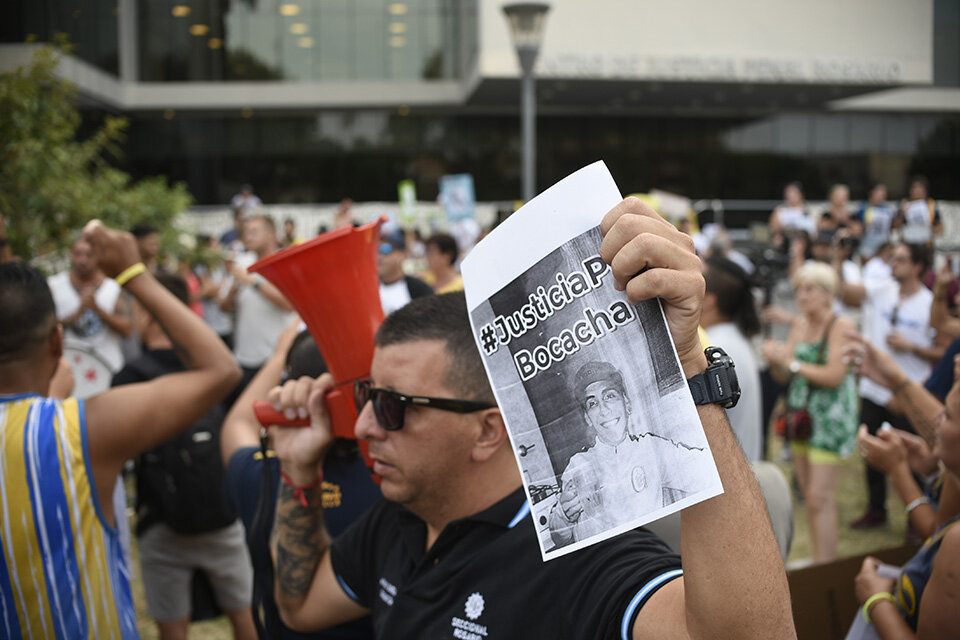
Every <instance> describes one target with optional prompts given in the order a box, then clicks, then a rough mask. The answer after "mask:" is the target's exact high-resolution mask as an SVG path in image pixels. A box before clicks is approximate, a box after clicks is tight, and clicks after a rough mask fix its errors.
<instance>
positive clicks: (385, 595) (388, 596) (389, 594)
mask: <svg viewBox="0 0 960 640" xmlns="http://www.w3.org/2000/svg"><path fill="white" fill-rule="evenodd" d="M396 595H397V588H396V587H395V586H394V585H392V584H390V583H389V582H387V580H386V578H380V599H381V600H383V601H384V602H386V603H387V604H388V605H390V606H391V607H392V606H393V599H394V598H395V597H396Z"/></svg>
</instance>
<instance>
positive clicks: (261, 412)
mask: <svg viewBox="0 0 960 640" xmlns="http://www.w3.org/2000/svg"><path fill="white" fill-rule="evenodd" d="M351 390H352V386H351ZM323 405H324V406H325V407H326V409H327V413H328V414H329V415H330V422H331V424H332V425H333V435H334V436H336V437H338V438H355V437H356V436H355V435H354V432H353V425H354V423H355V422H356V421H357V410H356V407H355V406H354V404H353V395H352V393H351V394H346V393H344V392H343V390H342V389H340V388H337V387H334V388H333V389H331V390H330V391H328V392H327V393H326V394H324V396H323ZM253 413H254V415H256V416H257V420H258V421H259V422H260V424H261V425H263V426H264V427H269V426H270V425H279V426H282V427H309V426H310V418H294V419H293V420H290V419H288V418H287V417H286V416H285V415H283V413H281V412H280V411H277V410H276V409H274V408H273V406H272V405H271V404H270V403H269V402H254V403H253Z"/></svg>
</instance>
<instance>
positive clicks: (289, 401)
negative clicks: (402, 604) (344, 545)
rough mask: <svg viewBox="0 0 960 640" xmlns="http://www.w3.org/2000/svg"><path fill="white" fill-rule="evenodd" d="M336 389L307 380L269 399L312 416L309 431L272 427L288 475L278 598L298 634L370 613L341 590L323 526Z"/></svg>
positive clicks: (278, 532) (277, 537)
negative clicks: (327, 398)
mask: <svg viewBox="0 0 960 640" xmlns="http://www.w3.org/2000/svg"><path fill="white" fill-rule="evenodd" d="M332 385H333V379H332V378H331V377H330V376H329V375H324V376H321V377H320V378H319V379H317V380H314V379H312V378H308V377H303V378H300V379H299V380H289V381H287V383H286V384H284V385H283V386H282V387H276V388H274V389H273V390H271V391H270V395H269V398H270V401H271V403H272V404H273V406H274V408H275V409H277V410H278V411H284V412H288V413H289V414H290V415H291V417H292V415H293V414H295V413H299V414H301V415H303V414H305V413H309V415H310V426H309V427H277V426H275V427H272V429H273V445H274V449H275V450H276V452H277V457H278V458H279V459H280V464H281V469H282V470H283V474H284V476H286V477H285V478H284V480H283V481H282V482H280V488H279V490H278V494H277V517H276V523H275V525H274V529H273V541H272V551H273V554H274V565H275V566H276V576H277V584H276V593H275V597H276V601H277V608H278V609H279V610H280V616H281V618H282V619H283V622H284V624H286V625H287V626H288V627H290V628H291V629H294V630H296V631H315V630H317V629H324V628H326V627H330V626H333V625H336V624H341V623H343V622H347V621H349V620H354V619H356V618H359V617H361V616H363V615H366V614H367V613H368V610H367V609H365V608H363V607H361V606H360V605H359V604H357V603H356V602H354V601H353V600H351V599H350V598H349V597H348V596H347V595H346V593H344V590H343V588H342V587H341V586H340V583H339V582H338V580H337V577H336V575H335V574H334V572H333V565H332V563H331V561H330V552H329V550H328V547H329V546H330V536H329V534H328V533H327V531H326V528H325V527H324V524H323V508H322V504H321V497H322V494H323V492H322V490H321V488H320V477H321V469H322V468H323V460H324V458H325V457H326V454H327V451H328V450H329V448H330V445H331V444H332V443H333V435H332V433H331V431H330V424H329V419H328V417H327V413H326V411H325V410H324V408H323V394H324V392H325V391H326V390H327V389H328V388H329V387H331V386H332ZM295 486H296V487H302V489H301V488H294V487H295Z"/></svg>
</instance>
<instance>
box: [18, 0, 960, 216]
mask: <svg viewBox="0 0 960 640" xmlns="http://www.w3.org/2000/svg"><path fill="white" fill-rule="evenodd" d="M501 4H502V3H501V2H492V1H490V0H322V1H320V0H142V1H140V2H137V1H136V0H59V1H58V2H54V3H38V2H28V1H27V0H11V1H10V2H6V3H3V6H2V7H0V43H3V44H0V67H4V68H9V67H11V66H16V65H17V64H20V63H22V62H23V61H25V60H26V59H28V57H29V55H30V51H31V47H32V46H33V45H31V44H25V43H27V42H30V41H41V42H42V41H49V40H51V39H52V38H53V37H54V34H56V33H60V32H62V33H66V34H67V35H68V37H69V39H70V40H71V42H72V43H73V44H74V45H75V47H76V49H75V52H76V53H75V55H74V56H72V57H71V58H68V59H65V60H64V62H63V64H62V73H63V74H64V75H65V76H67V77H69V78H71V79H72V80H74V81H75V82H76V83H77V85H78V87H79V90H80V95H81V98H82V101H83V105H84V108H85V109H86V111H87V115H88V117H89V118H90V119H93V120H95V119H96V118H98V117H100V115H102V114H103V113H115V114H122V115H124V116H126V117H128V118H130V120H131V127H130V132H129V136H128V146H127V149H126V152H125V155H124V160H123V162H124V164H125V168H126V169H127V170H128V171H130V172H131V173H132V174H134V175H135V176H144V175H151V174H165V175H168V176H170V177H171V178H172V179H175V180H184V181H186V182H187V184H188V185H189V187H190V190H191V191H192V192H193V194H194V196H195V197H196V198H197V200H198V202H200V203H201V204H216V203H223V202H225V201H227V200H228V199H229V197H230V195H231V194H233V193H235V192H236V191H237V189H238V188H239V186H240V185H241V184H243V183H251V184H253V185H254V187H255V189H256V191H257V193H258V194H259V195H260V196H261V197H262V198H263V199H264V200H265V201H267V202H333V201H337V200H339V199H340V198H341V197H344V196H351V197H353V198H354V199H357V200H395V199H396V190H397V183H398V182H399V181H400V180H404V179H413V180H414V181H415V183H416V185H417V188H418V194H419V196H420V198H421V199H431V198H433V197H435V195H436V193H437V181H438V179H439V177H440V176H442V175H445V174H450V173H463V172H467V173H471V174H473V175H474V178H475V183H476V190H477V197H478V199H480V200H510V199H514V198H516V197H518V196H519V192H520V119H519V81H518V76H519V70H518V64H517V60H516V54H515V52H514V49H513V46H512V43H511V41H510V35H509V31H508V26H507V23H506V20H505V19H504V16H503V14H502V12H501ZM958 36H960V0H847V1H846V2H842V3H838V2H835V1H832V0H812V1H811V2H807V3H797V2H795V0H794V1H789V0H767V1H765V2H759V1H758V0H729V1H728V2H724V3H715V2H708V1H707V0H677V1H675V2H669V3H665V2H655V1H653V0H632V1H628V0H593V2H581V1H575V0H554V1H553V2H552V7H551V10H550V13H549V15H548V17H547V22H546V28H545V34H544V43H543V47H542V51H541V55H540V58H539V60H538V64H537V77H538V80H537V96H538V120H537V128H538V129H537V130H538V165H537V173H538V186H539V187H540V188H541V189H542V188H544V187H546V186H549V185H550V184H552V183H553V182H554V181H556V180H558V179H560V178H562V177H563V176H565V175H566V174H568V173H569V172H571V171H572V170H575V169H577V168H579V167H581V166H583V165H585V164H588V163H589V162H592V161H594V160H597V159H603V160H605V161H606V162H607V164H608V165H609V166H610V168H611V171H612V173H613V175H614V177H615V178H616V179H617V181H618V184H619V185H620V186H621V188H622V189H623V190H624V191H625V192H633V191H645V190H647V189H650V188H660V189H666V190H669V191H674V192H677V193H681V194H684V195H687V196H690V197H692V198H727V199H730V198H762V199H775V198H777V197H778V196H779V193H780V191H781V189H782V187H783V185H784V184H785V183H786V182H788V181H791V180H800V181H802V182H803V183H804V184H805V185H806V187H807V192H808V195H809V197H811V198H822V197H824V195H825V192H826V189H827V188H828V186H829V185H830V184H832V183H834V182H845V183H848V184H850V186H851V188H852V191H853V196H854V197H855V198H858V197H862V196H863V195H864V194H865V191H866V189H867V188H868V185H869V184H870V183H872V182H875V181H883V182H886V183H887V184H888V185H889V186H890V189H891V196H892V197H898V196H899V195H901V194H902V192H903V190H904V189H905V187H906V181H907V180H908V178H909V176H910V175H912V174H915V173H922V174H925V175H927V177H928V178H929V179H930V181H931V184H932V192H933V195H934V196H936V197H943V198H951V199H960V180H958V179H957V178H958V176H960V37H958Z"/></svg>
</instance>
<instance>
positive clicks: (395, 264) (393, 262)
mask: <svg viewBox="0 0 960 640" xmlns="http://www.w3.org/2000/svg"><path fill="white" fill-rule="evenodd" d="M406 259H407V241H406V238H405V237H404V235H403V231H401V230H399V229H397V230H396V231H394V232H392V233H388V234H386V235H384V236H383V237H382V238H381V239H380V251H379V253H378V254H377V271H378V273H379V274H380V304H381V305H382V306H383V314H384V315H390V314H391V313H393V312H394V311H396V310H397V309H399V308H400V307H403V306H405V305H406V304H407V303H408V302H410V301H411V300H413V299H414V298H419V297H421V296H429V295H431V294H433V289H432V288H431V287H430V285H428V284H427V283H426V282H424V281H423V280H419V279H417V278H414V277H413V276H408V275H407V274H406V272H404V270H403V263H404V260H406Z"/></svg>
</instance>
